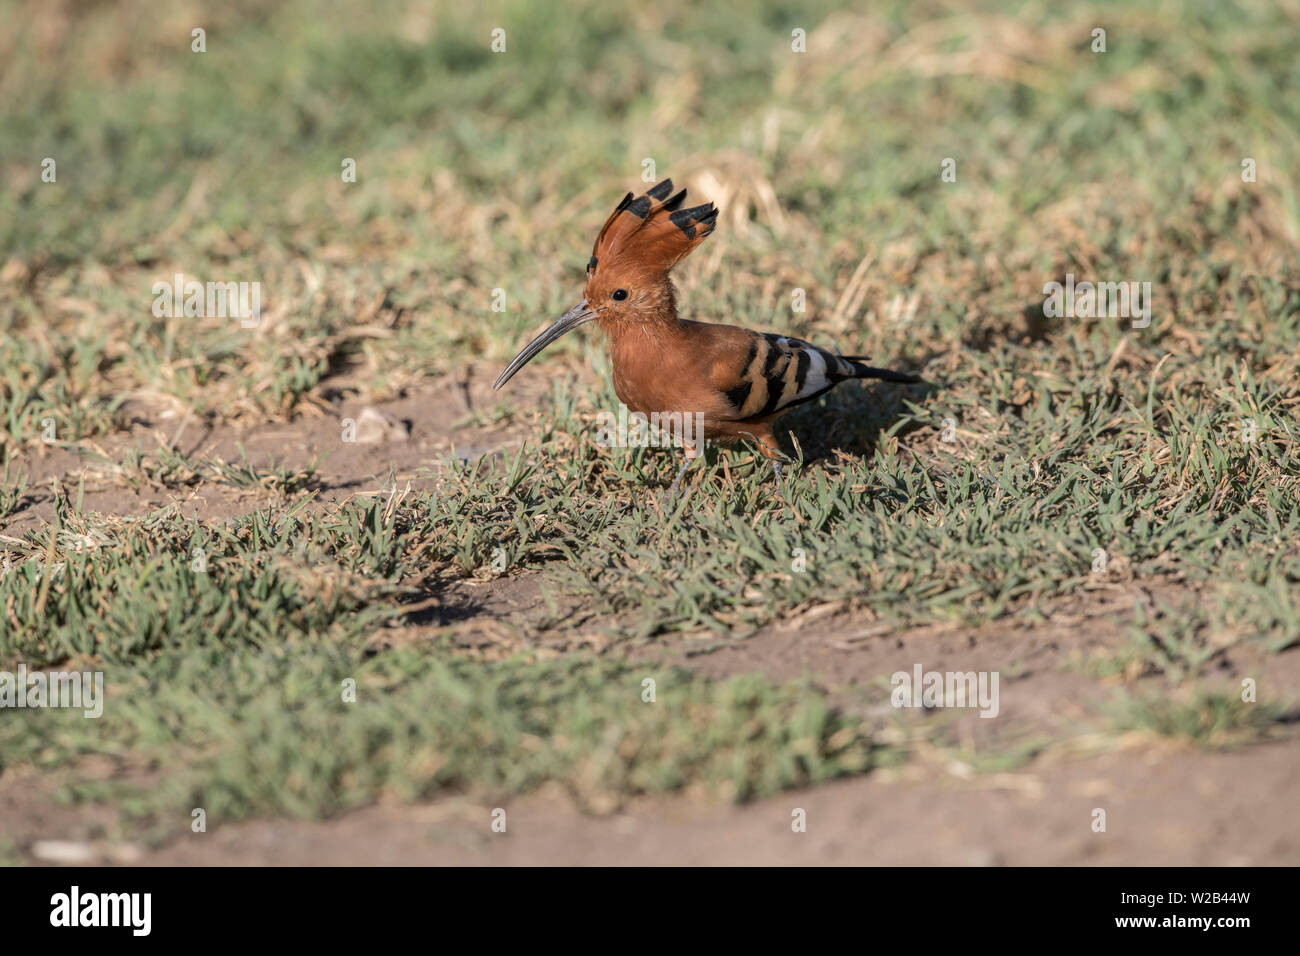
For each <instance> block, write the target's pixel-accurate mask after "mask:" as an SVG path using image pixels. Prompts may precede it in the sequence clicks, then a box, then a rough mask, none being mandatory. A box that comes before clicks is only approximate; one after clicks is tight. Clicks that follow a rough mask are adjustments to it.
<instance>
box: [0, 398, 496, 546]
mask: <svg viewBox="0 0 1300 956" xmlns="http://www.w3.org/2000/svg"><path fill="white" fill-rule="evenodd" d="M495 401H496V400H495V399H494V398H493V397H492V392H491V387H490V384H489V380H488V379H487V378H486V376H485V375H476V376H474V377H473V378H472V379H470V384H466V382H465V381H464V380H463V379H459V378H445V379H442V380H441V381H438V382H435V383H432V384H430V385H429V386H427V387H424V388H421V389H419V390H418V391H412V392H410V393H409V394H407V395H405V396H403V397H401V398H398V399H395V400H393V401H390V402H383V403H377V404H375V405H373V406H367V405H366V404H364V403H362V402H359V401H354V400H340V401H339V402H338V403H337V404H336V405H333V406H330V407H328V408H315V407H313V408H311V409H309V410H308V411H307V412H304V413H302V414H300V415H299V416H298V417H296V418H295V419H294V420H293V421H291V422H278V423H269V424H261V425H252V426H249V427H247V428H239V427H235V426H230V425H219V426H215V427H214V426H208V425H204V424H203V423H201V422H199V421H198V420H197V419H195V418H193V417H189V418H176V417H171V418H167V417H165V415H166V412H165V411H160V410H154V409H150V408H147V407H144V406H132V408H131V411H130V414H131V421H132V424H131V428H130V430H129V431H124V432H121V433H119V434H115V435H113V436H110V437H109V438H106V439H104V440H102V441H93V442H90V441H88V442H82V443H79V444H78V445H76V446H71V445H68V446H65V445H50V446H34V447H29V448H26V449H19V450H18V451H17V453H16V454H15V457H14V467H15V468H16V469H18V470H19V471H20V472H24V473H26V474H27V476H28V488H27V492H26V494H25V495H24V498H23V501H22V503H21V505H20V508H19V510H18V511H16V512H15V513H14V514H13V515H11V516H10V517H9V519H8V520H7V521H5V522H0V533H3V534H7V535H10V536H12V537H19V536H20V535H21V534H22V532H24V531H26V530H29V529H31V528H36V527H40V526H41V525H42V524H43V523H45V522H48V521H50V520H51V519H52V518H53V517H54V492H53V489H52V484H51V483H52V481H53V480H55V479H57V480H58V481H59V482H61V483H62V485H63V486H64V488H65V489H69V490H71V491H72V492H73V493H75V491H76V489H77V487H78V484H79V482H81V481H82V480H83V478H84V480H85V483H86V490H85V497H84V507H85V508H86V510H88V511H97V512H100V513H102V514H113V515H119V516H133V515H143V514H147V513H148V512H150V511H153V510H156V509H158V508H161V507H164V506H165V505H167V504H169V503H173V502H175V503H177V504H178V505H180V506H181V508H182V509H183V511H184V512H185V513H186V514H194V515H196V516H197V517H198V518H199V519H200V520H203V519H211V518H218V519H221V518H230V517H234V516H236V515H241V514H246V513H248V512H249V511H254V510H256V509H258V508H263V507H266V506H267V505H268V504H275V503H277V501H279V500H280V499H279V498H278V497H277V496H276V495H274V494H270V493H268V492H267V490H265V489H263V488H257V487H253V488H239V487H233V486H232V485H230V484H228V483H223V482H219V481H213V480H204V481H202V482H199V483H198V484H196V485H194V486H192V487H182V488H167V487H163V486H162V485H160V484H157V483H154V482H151V481H149V480H148V479H147V478H145V477H143V476H141V475H139V474H138V473H136V472H130V471H129V469H128V470H127V471H126V472H124V471H122V469H123V468H124V467H126V465H125V463H127V462H128V461H129V456H130V454H131V453H132V452H133V451H134V450H136V449H138V450H139V451H140V452H141V453H143V454H144V455H145V456H147V457H150V458H157V456H158V449H159V448H160V447H168V448H172V449H174V450H176V451H178V452H180V453H182V454H183V455H184V456H185V458H186V459H187V460H189V461H191V462H201V461H203V460H206V459H215V460H220V461H224V462H227V463H230V464H234V465H241V464H243V463H244V461H245V457H247V461H248V463H249V464H251V465H253V466H255V467H256V468H259V469H267V468H271V467H274V468H275V469H277V470H279V469H289V470H296V469H305V468H307V467H309V466H314V468H315V474H314V478H313V481H312V484H311V487H312V488H314V489H315V490H316V492H317V499H318V500H319V501H322V502H335V501H341V500H344V499H346V498H348V497H349V496H352V495H356V494H361V493H366V492H373V491H376V490H377V489H379V488H380V487H381V485H383V484H384V483H385V482H386V481H388V479H389V474H390V470H391V472H392V474H393V475H394V476H395V477H396V479H397V482H398V484H399V486H403V487H404V486H405V485H406V484H407V483H409V484H410V486H411V489H412V491H422V490H425V489H426V488H429V487H432V486H433V483H434V481H435V480H436V477H437V475H438V473H439V472H440V471H441V470H442V468H443V466H444V464H445V462H446V460H447V459H448V458H450V457H456V458H460V459H467V460H472V459H475V458H478V457H481V456H483V455H488V454H494V453H497V452H501V451H505V450H508V449H511V448H513V447H515V446H516V445H517V444H518V443H519V441H521V440H522V433H519V432H518V430H517V429H516V430H514V431H511V430H508V429H504V428H500V427H496V426H492V425H486V424H485V425H475V424H472V423H471V422H472V416H473V414H474V413H475V412H476V411H477V410H479V409H484V408H489V407H491V405H492V404H494V403H495ZM367 408H373V412H366V411H365V410H366V409H367ZM345 420H351V422H353V423H355V429H356V430H355V431H353V432H352V433H351V435H350V437H351V438H353V439H354V440H350V441H349V440H345V437H344V436H345V428H346V427H347V426H346V425H345ZM368 439H369V440H368ZM132 482H134V484H135V487H132Z"/></svg>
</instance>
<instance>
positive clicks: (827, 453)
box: [775, 381, 940, 464]
mask: <svg viewBox="0 0 1300 956" xmlns="http://www.w3.org/2000/svg"><path fill="white" fill-rule="evenodd" d="M939 391H940V388H939V386H938V385H936V384H935V383H933V382H928V381H922V382H918V383H916V384H914V385H901V384H895V383H892V382H866V381H854V382H846V383H844V384H843V385H840V386H839V387H838V388H835V389H832V390H831V391H830V392H828V393H827V394H826V395H825V396H823V397H822V398H821V399H819V400H818V401H816V402H810V403H809V404H807V405H804V406H801V407H799V408H796V409H795V410H794V411H792V412H790V414H788V415H786V416H785V417H784V418H782V419H780V420H779V421H777V422H776V423H775V430H776V435H777V439H778V440H779V441H780V443H781V447H782V450H783V451H785V453H786V454H787V455H791V456H792V457H798V456H799V454H800V453H802V457H803V460H804V462H805V463H809V464H811V463H813V462H818V461H823V460H827V459H831V458H833V457H834V453H835V452H836V451H841V452H845V453H847V454H850V455H858V456H862V457H866V458H870V457H871V456H873V455H874V454H875V453H876V444H877V442H878V441H879V439H880V436H881V435H882V434H888V433H889V432H890V431H891V430H895V429H896V430H895V431H894V435H895V437H897V438H899V439H902V438H904V437H905V436H906V435H908V434H910V433H911V432H914V431H917V430H918V429H921V428H927V427H933V426H934V425H935V424H936V423H935V422H932V421H930V420H929V419H928V418H927V417H926V416H925V415H924V414H923V413H921V412H918V410H917V408H909V407H908V406H909V404H910V405H912V406H919V407H921V408H924V406H925V405H926V403H927V402H928V400H929V399H930V397H931V396H932V395H934V394H936V393H938V392H939ZM791 433H793V438H792V437H791Z"/></svg>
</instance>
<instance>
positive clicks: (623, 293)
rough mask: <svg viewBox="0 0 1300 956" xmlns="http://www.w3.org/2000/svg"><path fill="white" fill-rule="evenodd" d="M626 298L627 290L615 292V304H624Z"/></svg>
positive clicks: (616, 290)
mask: <svg viewBox="0 0 1300 956" xmlns="http://www.w3.org/2000/svg"><path fill="white" fill-rule="evenodd" d="M626 298H627V289H615V290H614V301H615V302H622V301H623V300H624V299H626Z"/></svg>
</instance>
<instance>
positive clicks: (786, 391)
mask: <svg viewBox="0 0 1300 956" xmlns="http://www.w3.org/2000/svg"><path fill="white" fill-rule="evenodd" d="M672 190H673V183H672V180H671V179H665V180H663V181H662V182H660V183H658V184H657V185H656V186H654V187H653V188H652V189H650V190H648V191H647V192H646V193H645V194H644V195H641V196H638V197H636V198H635V199H634V198H633V196H632V193H628V194H627V195H626V196H624V197H623V201H622V202H620V203H619V204H618V207H617V208H616V209H615V210H614V212H613V214H612V215H611V216H610V217H609V219H608V220H606V222H605V225H604V227H603V228H602V229H601V230H600V235H599V236H597V237H596V244H595V246H594V247H593V249H592V252H591V259H590V260H589V261H588V262H587V282H586V286H585V288H584V289H583V297H582V301H581V302H579V303H578V304H577V305H575V306H574V307H573V308H571V309H570V310H569V311H568V312H565V313H564V315H562V316H560V318H559V319H557V320H556V321H555V322H554V323H553V324H552V325H551V326H550V327H549V328H547V329H546V330H545V331H544V332H542V333H541V334H540V335H539V336H537V337H536V338H535V339H533V340H532V341H531V342H529V343H528V344H527V345H526V346H524V348H523V350H522V351H521V352H520V353H519V354H518V355H516V356H515V358H514V361H512V362H511V363H510V364H509V365H508V366H506V369H505V371H503V372H502V373H501V376H500V377H499V378H498V379H497V381H496V385H495V386H494V387H495V388H501V386H503V385H505V384H506V382H508V381H510V379H511V378H512V377H513V376H514V374H515V373H516V372H518V371H519V370H520V369H521V368H523V367H524V366H525V365H527V364H528V362H530V361H531V360H532V359H533V358H534V357H535V356H536V355H537V354H538V353H539V352H541V351H542V350H543V349H545V348H546V347H547V346H548V345H550V344H551V343H552V342H554V341H555V340H556V339H558V338H559V337H560V336H562V335H564V334H565V333H566V332H570V331H572V330H573V329H576V328H577V327H578V326H580V325H584V324H586V323H588V322H593V321H594V322H596V323H597V324H599V325H600V327H601V329H602V330H603V331H604V333H605V336H606V340H607V342H608V346H609V357H610V364H611V365H612V367H613V372H614V391H615V393H617V395H618V397H619V399H620V400H621V401H622V402H623V404H624V405H626V406H627V408H628V409H629V411H633V412H640V413H641V414H643V415H646V416H647V417H649V416H652V415H655V414H658V416H659V417H660V419H661V420H662V419H664V418H665V417H666V416H673V415H680V416H683V417H684V416H686V415H693V416H699V417H696V418H694V419H693V420H694V421H702V422H703V426H704V430H703V438H704V439H706V440H709V439H711V440H714V441H719V442H723V443H734V442H737V441H742V440H746V439H748V440H750V441H753V442H755V443H756V445H757V448H758V450H759V452H760V453H762V454H763V455H764V456H765V457H766V458H768V459H769V460H771V462H772V465H773V468H774V470H775V472H776V476H777V478H778V479H780V477H781V464H780V463H781V459H782V458H784V457H785V455H784V454H783V453H782V451H781V449H780V446H779V445H778V444H777V441H776V435H775V433H774V431H773V429H772V422H773V421H774V420H775V419H776V418H777V417H778V416H780V415H782V414H784V413H785V412H788V411H789V410H790V409H792V408H794V407H795V406H796V405H802V404H804V403H805V402H811V401H812V400H813V399H815V398H817V397H818V396H820V395H822V394H824V393H825V392H827V391H829V390H830V389H832V388H834V387H835V386H836V385H838V384H839V383H840V382H843V381H847V380H848V379H853V378H877V379H883V380H885V381H887V382H909V383H912V382H919V381H920V379H919V378H918V377H917V376H915V375H908V374H906V373H903V372H894V371H890V370H888V369H880V368H872V367H871V366H869V365H864V364H863V362H864V361H865V360H866V356H861V355H836V354H834V353H832V352H828V351H826V350H825V349H822V348H818V347H817V346H815V345H810V344H808V343H807V342H803V341H801V340H799V339H796V338H792V337H791V336H788V335H777V334H775V333H771V332H753V331H751V330H749V329H744V328H740V327H738V326H734V325H712V324H709V323H705V322H693V321H690V320H688V319H683V318H680V317H679V316H678V315H677V299H676V295H675V293H674V291H673V284H672V281H671V280H670V279H669V277H668V274H669V272H671V271H672V268H673V266H675V265H676V264H677V263H678V262H680V261H681V260H682V259H683V258H685V257H686V256H687V255H689V254H690V252H691V251H692V250H693V249H694V248H695V247H696V246H698V245H699V244H700V243H702V242H703V241H704V240H705V239H706V238H707V237H708V236H709V235H710V234H711V233H712V232H713V229H714V226H716V225H717V222H718V210H717V209H716V208H715V207H714V205H713V203H705V204H704V205H702V206H690V207H687V208H683V207H682V203H683V200H685V198H686V190H685V189H683V190H681V191H680V192H677V193H673V191H672ZM668 420H675V421H681V420H682V418H676V419H671V418H670V419H668ZM699 452H700V449H699V448H698V447H692V446H690V445H688V447H687V449H686V453H687V457H686V462H685V463H684V464H683V465H682V467H681V470H680V471H678V473H677V477H676V479H675V480H674V481H673V483H672V486H671V488H670V492H669V493H670V494H676V492H677V489H678V487H679V486H680V484H681V480H682V476H683V475H684V474H685V473H686V469H687V468H688V467H690V464H691V462H692V461H693V460H694V459H695V457H697V456H698V455H699Z"/></svg>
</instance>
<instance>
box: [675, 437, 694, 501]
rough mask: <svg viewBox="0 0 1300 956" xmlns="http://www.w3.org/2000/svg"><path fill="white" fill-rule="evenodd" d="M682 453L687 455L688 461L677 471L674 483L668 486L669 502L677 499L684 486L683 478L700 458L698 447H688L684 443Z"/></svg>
mask: <svg viewBox="0 0 1300 956" xmlns="http://www.w3.org/2000/svg"><path fill="white" fill-rule="evenodd" d="M682 451H683V452H685V454H686V460H685V461H684V462H682V467H681V468H679V469H677V477H676V478H674V479H673V483H672V484H671V485H669V486H668V498H669V500H672V499H673V498H676V497H677V492H678V490H679V489H680V488H681V486H682V478H683V476H685V474H686V469H688V468H690V467H691V465H693V464H694V463H695V459H696V458H699V457H700V451H699V446H698V445H687V444H685V443H684V442H683V447H682Z"/></svg>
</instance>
